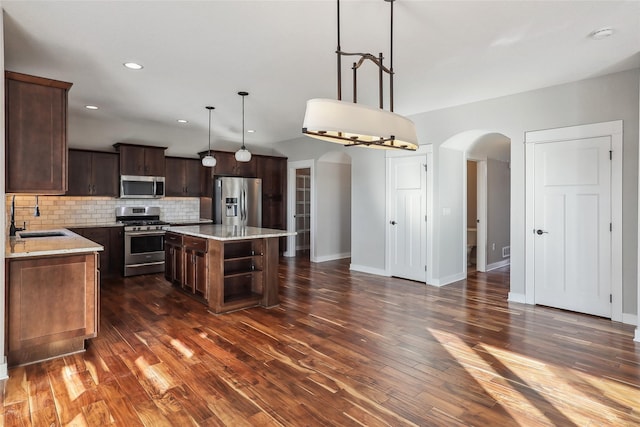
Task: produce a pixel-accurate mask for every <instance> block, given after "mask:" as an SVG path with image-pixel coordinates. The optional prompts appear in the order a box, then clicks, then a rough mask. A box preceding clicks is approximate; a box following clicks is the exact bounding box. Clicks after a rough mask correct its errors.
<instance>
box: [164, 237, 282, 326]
mask: <svg viewBox="0 0 640 427" xmlns="http://www.w3.org/2000/svg"><path fill="white" fill-rule="evenodd" d="M165 256H166V258H165V278H166V279H167V280H168V281H169V282H171V283H173V284H174V285H176V286H178V287H180V288H181V289H182V290H183V291H185V292H187V293H189V294H191V295H194V296H196V297H197V299H199V300H201V301H202V300H204V301H205V302H206V303H207V304H208V306H209V311H211V312H212V313H216V314H220V313H227V312H229V311H234V310H239V309H242V308H247V307H253V306H257V305H261V306H263V307H272V306H274V305H277V304H278V303H279V297H278V283H279V282H278V238H277V237H270V238H254V239H246V240H231V241H221V240H217V239H206V238H201V237H194V236H189V235H183V234H180V233H179V232H172V231H168V232H167V233H166V234H165Z"/></svg>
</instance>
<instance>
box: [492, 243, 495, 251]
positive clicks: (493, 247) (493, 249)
mask: <svg viewBox="0 0 640 427" xmlns="http://www.w3.org/2000/svg"><path fill="white" fill-rule="evenodd" d="M491 250H492V251H495V250H496V244H495V243H492V244H491Z"/></svg>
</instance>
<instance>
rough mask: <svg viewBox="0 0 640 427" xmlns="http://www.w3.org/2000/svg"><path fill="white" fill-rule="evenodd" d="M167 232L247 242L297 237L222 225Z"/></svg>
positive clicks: (265, 230)
mask: <svg viewBox="0 0 640 427" xmlns="http://www.w3.org/2000/svg"><path fill="white" fill-rule="evenodd" d="M167 231H170V232H174V233H178V234H185V235H187V236H194V237H202V238H204V239H212V240H220V241H227V240H246V239H265V238H270V237H285V236H295V234H296V233H295V232H289V231H286V230H276V229H273V228H260V227H247V226H232V225H220V224H206V225H188V226H177V227H174V226H172V227H169V228H167Z"/></svg>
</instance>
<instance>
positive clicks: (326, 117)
mask: <svg viewBox="0 0 640 427" xmlns="http://www.w3.org/2000/svg"><path fill="white" fill-rule="evenodd" d="M385 2H387V3H389V4H390V5H391V7H390V12H391V13H390V18H391V20H390V24H391V25H390V48H391V49H390V55H389V56H390V58H389V59H390V64H389V67H387V66H385V64H384V56H383V54H382V53H380V54H379V55H378V56H375V55H372V54H370V53H358V52H346V51H343V50H342V48H341V47H340V0H337V1H336V5H337V12H338V13H337V16H338V26H337V30H338V32H337V33H338V34H337V35H338V46H337V48H336V51H335V52H336V59H337V70H338V99H336V100H333V99H320V98H315V99H310V100H309V101H307V110H306V112H305V115H304V121H303V123H302V133H303V134H304V135H307V136H310V137H313V138H318V139H322V140H325V141H330V142H337V143H340V144H344V145H346V146H349V147H370V148H384V149H398V150H410V151H415V150H417V149H418V137H417V136H416V127H415V125H414V124H413V122H412V121H411V120H409V119H407V118H406V117H403V116H401V115H399V114H396V113H394V112H393V75H394V74H395V73H394V71H393V3H394V2H395V0H385ZM352 56H355V57H359V58H360V59H359V60H358V61H357V62H353V67H352V68H351V69H352V71H353V102H344V101H342V57H352ZM367 61H370V62H372V63H373V64H374V65H375V66H376V67H377V68H378V98H379V101H378V104H379V106H378V108H372V107H368V106H363V105H359V104H357V99H358V87H357V81H358V79H357V73H358V69H359V68H360V66H361V65H362V64H363V63H365V62H367ZM384 74H387V75H388V76H389V111H386V110H384V109H383V105H384V102H383V100H384V95H383V92H384V90H383V88H384V85H383V82H382V77H383V75H384Z"/></svg>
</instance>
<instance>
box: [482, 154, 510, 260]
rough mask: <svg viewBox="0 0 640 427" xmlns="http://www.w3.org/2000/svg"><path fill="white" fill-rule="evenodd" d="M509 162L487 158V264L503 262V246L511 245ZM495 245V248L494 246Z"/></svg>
mask: <svg viewBox="0 0 640 427" xmlns="http://www.w3.org/2000/svg"><path fill="white" fill-rule="evenodd" d="M510 180H511V179H510V171H509V164H508V163H506V162H501V161H499V160H494V159H487V266H488V267H489V268H491V265H492V264H494V265H495V264H496V263H499V262H503V261H504V260H505V258H503V257H502V248H503V247H505V246H509V244H510V243H509V240H510V239H509V223H510V218H509V216H510V215H509V211H510V209H509V207H510V206H509V203H510V197H509V196H510V191H509V187H510V185H509V184H510ZM494 246H495V248H494Z"/></svg>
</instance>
